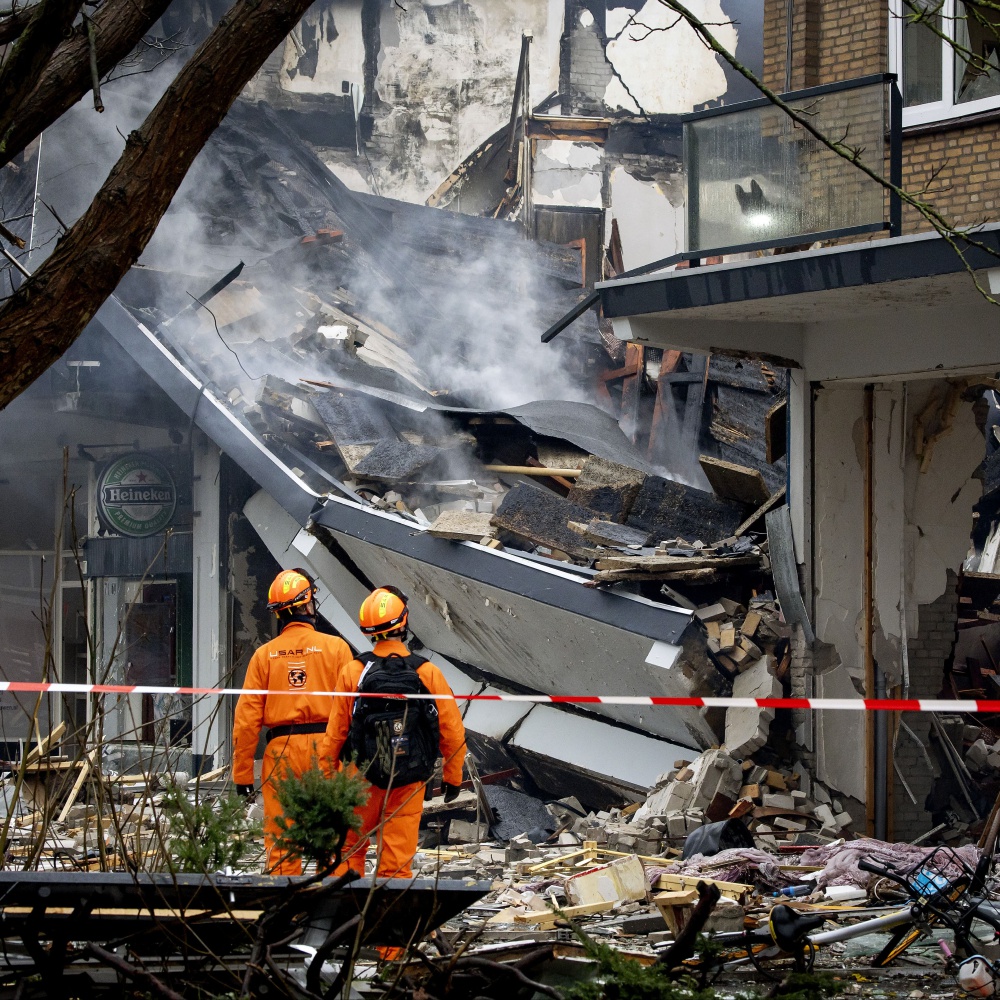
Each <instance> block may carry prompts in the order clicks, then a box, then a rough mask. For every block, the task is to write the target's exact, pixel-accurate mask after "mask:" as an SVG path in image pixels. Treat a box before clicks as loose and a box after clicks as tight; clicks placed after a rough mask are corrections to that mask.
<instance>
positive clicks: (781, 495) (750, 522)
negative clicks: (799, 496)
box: [733, 486, 785, 538]
mask: <svg viewBox="0 0 1000 1000" xmlns="http://www.w3.org/2000/svg"><path fill="white" fill-rule="evenodd" d="M784 502H785V487H784V486H782V487H781V489H780V490H778V492H777V493H774V494H773V495H772V496H770V497H768V499H767V501H766V502H765V503H762V504H761V505H760V507H758V508H757V510H755V511H754V512H753V513H752V514H751V515H750V516H749V517H748V518H747V519H746V520H745V521H744V522H743V523H742V524H741V525H739V526H738V527H737V528H736V530H735V531H734V532H733V534H734V535H735V536H736V537H737V538H739V536H740V535H745V534H746V533H747V532H748V531H749V530H750V529H751V528H752V527H753V526H754V525H755V524H756V523H757V522H758V521H759V520H760V519H761V518H762V517H764V515H765V514H767V512H768V511H769V510H774V508H775V507H777V506H778V505H779V504H782V503H784Z"/></svg>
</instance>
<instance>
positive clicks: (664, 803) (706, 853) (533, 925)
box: [415, 749, 980, 962]
mask: <svg viewBox="0 0 1000 1000" xmlns="http://www.w3.org/2000/svg"><path fill="white" fill-rule="evenodd" d="M750 778H753V779H756V784H757V785H758V786H759V791H758V790H757V789H753V790H750V789H749V788H748V786H747V784H746V783H747V782H748V780H749V779H750ZM840 806H841V804H840V803H839V802H837V801H836V800H835V799H834V798H832V796H831V794H830V792H829V790H827V789H826V788H824V787H823V786H822V785H820V784H819V783H817V782H815V781H814V780H812V778H811V776H810V775H809V773H808V771H807V769H806V768H805V767H804V766H799V765H797V766H796V767H795V768H790V769H784V770H777V769H769V768H766V767H764V766H758V765H756V764H754V763H753V761H752V760H749V759H748V760H745V761H742V762H741V761H739V760H736V759H734V758H733V757H731V756H730V755H729V754H727V753H726V752H725V751H723V750H719V749H716V750H710V751H708V752H706V753H704V754H702V755H701V756H699V757H698V758H697V759H695V760H693V761H690V762H686V761H678V762H677V766H676V767H675V769H674V770H673V771H671V772H670V773H669V774H668V775H664V777H663V779H662V781H660V782H658V783H657V785H656V787H654V788H653V789H651V790H650V793H649V795H648V796H647V798H646V800H645V802H643V803H642V804H639V805H632V806H627V807H624V808H622V809H613V810H606V811H602V812H597V813H594V812H590V813H587V814H582V809H581V806H580V803H579V802H578V801H576V800H574V799H572V798H566V799H562V800H559V801H555V802H550V803H548V805H547V809H548V811H549V813H550V814H551V817H552V823H551V824H550V828H552V829H553V831H554V832H553V833H552V834H551V835H550V836H549V837H547V838H545V839H544V840H542V841H540V842H536V841H538V834H539V831H538V830H535V831H534V832H533V833H532V834H531V835H530V836H529V835H525V834H520V835H517V836H514V837H511V838H509V839H507V840H486V839H477V840H475V841H474V842H471V843H460V842H458V837H455V838H449V839H450V840H452V843H450V844H449V845H448V846H447V847H438V848H424V849H423V850H422V851H421V853H420V854H418V857H417V859H416V861H415V864H416V865H419V867H420V871H421V874H422V875H424V876H427V877H441V878H474V879H478V880H489V881H492V884H493V888H492V892H491V893H490V894H489V895H488V896H487V897H485V898H484V899H483V900H481V901H480V902H479V903H477V904H475V905H474V906H472V907H470V908H469V909H468V910H466V911H465V913H463V914H462V915H461V916H460V917H458V918H455V919H453V920H452V921H450V922H449V923H448V924H446V925H445V927H444V928H443V929H442V932H443V933H445V934H446V935H450V936H451V940H453V941H455V940H467V939H468V938H469V937H470V936H473V937H474V941H473V943H472V944H471V946H470V947H469V952H468V953H469V954H478V953H480V951H481V952H482V954H484V955H487V954H490V955H492V954H494V953H495V952H496V949H503V948H505V947H510V948H514V947H515V943H516V942H524V943H527V942H532V943H534V944H535V945H538V944H541V943H543V942H545V941H557V942H560V944H559V948H560V954H564V955H569V953H570V952H571V951H572V949H573V947H574V945H573V942H574V940H575V939H574V936H573V935H572V933H571V932H570V931H569V926H570V924H571V923H572V924H575V925H577V926H578V927H579V928H580V929H581V930H582V931H583V932H584V933H585V934H586V935H587V936H588V937H590V938H591V939H593V940H597V941H601V942H603V943H606V944H608V945H610V946H612V947H613V948H616V949H618V950H620V951H621V952H623V953H625V954H629V955H634V956H636V957H638V958H640V959H642V956H656V955H657V954H658V953H660V952H662V951H663V950H664V949H665V948H667V947H668V946H669V945H670V944H671V943H672V942H674V941H675V940H676V938H677V936H678V934H679V933H680V932H681V930H683V928H684V926H685V925H686V923H687V921H688V920H689V919H690V918H691V915H692V912H693V908H694V906H695V904H696V903H697V902H698V898H699V885H701V887H702V888H704V886H706V885H714V886H716V887H717V888H718V889H719V890H720V893H721V898H720V900H719V903H718V904H717V905H716V907H715V909H714V911H713V913H712V915H711V918H710V920H709V922H708V924H707V925H706V927H705V932H706V933H708V934H712V933H716V932H730V931H742V930H744V929H752V928H756V927H766V926H767V921H768V915H769V912H770V910H771V908H772V907H774V906H775V905H778V904H779V903H787V902H788V901H789V900H790V899H793V898H794V907H795V909H796V910H797V911H799V912H817V913H822V914H823V915H824V917H825V918H826V919H827V920H829V921H833V922H835V923H851V922H855V921H858V920H864V919H867V918H868V917H869V916H878V915H880V914H882V913H884V912H885V903H886V899H887V898H888V899H890V900H892V899H895V898H899V899H903V898H904V897H902V896H898V897H895V896H892V894H891V891H890V896H889V897H886V895H885V893H886V891H887V889H886V883H885V880H884V879H880V878H879V877H876V876H873V875H872V874H870V873H868V872H866V871H863V870H861V869H860V868H859V866H858V863H859V861H861V860H862V859H865V858H870V859H874V860H876V861H878V862H880V863H882V864H888V865H889V866H890V867H893V868H895V869H897V870H900V871H908V870H919V869H921V866H922V865H924V864H926V865H928V866H929V868H928V870H933V872H934V877H936V878H942V877H944V878H959V877H961V876H962V874H963V873H966V874H968V873H970V872H971V871H972V870H973V869H974V868H975V867H976V864H977V863H978V861H979V858H980V850H979V848H977V847H975V846H974V845H971V844H970V845H966V846H964V847H960V848H958V849H957V850H956V851H954V852H950V853H946V854H944V855H942V854H940V851H938V852H935V851H934V850H933V849H930V848H925V847H918V846H913V845H908V844H890V843H884V842H882V841H878V840H872V839H868V838H860V839H856V840H855V839H850V838H852V837H853V833H852V832H851V826H852V821H851V817H850V815H849V814H847V813H846V812H845V811H843V810H842V809H841V808H840ZM675 807H676V808H675ZM733 814H736V818H731V817H732V816H733ZM712 822H715V827H714V828H713V827H709V826H707V825H705V824H708V823H712ZM486 826H487V827H488V828H490V829H491V830H492V829H495V827H494V826H493V825H492V824H491V823H489V822H487V823H486ZM737 826H738V827H739V828H740V829H741V830H742V834H740V835H735V834H734V831H733V829H732V828H733V827H737ZM720 827H728V828H729V829H728V830H726V831H721V832H722V836H718V835H716V836H715V837H714V839H711V838H706V837H698V836H697V835H695V836H692V834H694V833H695V831H697V830H702V831H703V832H711V833H715V834H718V833H719V832H720V831H719V829H718V828H720ZM467 829H468V828H467V827H466V826H462V827H459V828H456V833H460V832H465V831H466V830H467ZM836 834H839V836H835V835H836ZM727 835H728V836H729V837H731V838H733V837H735V839H739V838H740V837H743V838H745V840H743V841H742V842H741V843H740V844H739V846H730V845H729V844H727V842H726V836H727ZM844 838H848V839H846V840H845V839H844ZM897 891H898V890H897ZM868 906H871V907H872V908H873V912H872V913H870V914H866V907H868ZM865 940H866V941H867V940H869V939H867V938H866V939H865ZM874 940H875V941H877V942H878V944H876V945H875V946H874V947H875V950H876V951H877V950H879V949H880V948H881V947H882V943H883V942H884V940H886V938H879V937H876V938H875V939H874ZM869 947H871V945H869ZM566 949H569V950H568V951H567V950H566ZM574 954H575V953H574ZM838 954H839V953H838ZM577 957H581V958H582V957H585V955H584V953H583V952H581V953H580V954H579V955H578V956H577ZM914 961H919V962H923V961H924V960H923V959H918V958H915V959H914Z"/></svg>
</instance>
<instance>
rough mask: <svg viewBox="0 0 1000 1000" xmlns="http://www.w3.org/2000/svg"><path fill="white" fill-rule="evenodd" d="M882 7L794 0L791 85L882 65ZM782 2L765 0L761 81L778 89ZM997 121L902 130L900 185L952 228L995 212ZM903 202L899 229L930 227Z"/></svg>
mask: <svg viewBox="0 0 1000 1000" xmlns="http://www.w3.org/2000/svg"><path fill="white" fill-rule="evenodd" d="M887 7H888V5H887V4H886V3H885V2H883V0H796V3H795V5H794V15H793V18H794V20H793V25H792V49H791V55H792V72H791V85H792V89H793V90H798V89H801V88H803V87H811V86H815V85H818V84H824V83H833V82H835V81H838V80H850V79H855V78H857V77H862V76H868V75H869V74H872V73H882V72H885V71H886V70H887V69H888V65H889V55H888V14H887ZM786 10H787V3H786V0H765V4H764V81H765V83H767V84H768V86H770V87H772V88H774V89H776V90H779V91H782V90H784V89H785V73H786V54H787V39H786V33H785V32H786V21H785V14H786ZM998 143H1000V122H997V121H992V122H983V123H979V124H968V125H965V126H961V127H956V126H954V125H947V124H942V125H938V126H935V127H933V128H928V129H921V130H919V131H910V132H908V133H904V138H903V187H904V188H905V189H906V190H907V191H910V192H912V193H914V194H917V195H921V192H924V191H925V190H926V195H921V196H922V197H924V198H925V200H927V201H929V202H930V203H931V204H932V205H933V206H934V207H935V208H936V209H937V210H938V211H940V212H941V213H942V214H943V215H944V216H945V218H946V219H948V220H949V221H950V222H953V223H954V224H955V225H958V226H965V225H975V224H977V223H981V222H984V221H993V220H995V219H996V218H998V216H1000V169H998V168H997V166H996V152H995V151H996V149H997V148H998ZM930 228H931V226H930V224H929V223H928V222H927V221H926V220H925V219H924V218H923V217H922V216H921V215H920V214H919V212H917V211H916V210H915V209H912V208H908V207H906V206H904V208H903V229H904V232H917V231H921V230H924V231H926V230H928V229H930Z"/></svg>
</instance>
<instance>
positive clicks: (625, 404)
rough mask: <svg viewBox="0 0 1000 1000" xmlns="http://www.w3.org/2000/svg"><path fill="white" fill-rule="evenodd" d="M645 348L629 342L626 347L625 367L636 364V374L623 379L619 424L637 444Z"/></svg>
mask: <svg viewBox="0 0 1000 1000" xmlns="http://www.w3.org/2000/svg"><path fill="white" fill-rule="evenodd" d="M644 359H645V350H644V348H643V347H641V346H640V345H639V344H628V345H627V346H626V348H625V367H626V368H629V367H632V366H634V368H635V374H634V375H628V376H626V377H625V379H624V380H623V381H622V409H621V416H620V417H619V418H618V426H619V427H621V429H622V433H623V434H624V435H625V437H627V438H628V439H629V441H631V442H632V444H635V440H636V438H637V437H638V436H639V399H640V396H641V392H640V390H641V389H642V380H643V376H644Z"/></svg>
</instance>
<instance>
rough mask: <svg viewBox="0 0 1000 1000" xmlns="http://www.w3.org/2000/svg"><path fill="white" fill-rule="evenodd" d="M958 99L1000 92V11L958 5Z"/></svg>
mask: <svg viewBox="0 0 1000 1000" xmlns="http://www.w3.org/2000/svg"><path fill="white" fill-rule="evenodd" d="M956 7H957V10H956V12H955V13H956V17H955V42H956V46H957V50H956V52H955V101H956V103H964V102H967V101H978V100H982V99H983V98H987V97H996V96H998V95H1000V61H998V60H1000V11H997V10H991V9H984V8H983V7H982V6H981V5H979V4H977V3H958V4H956Z"/></svg>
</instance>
